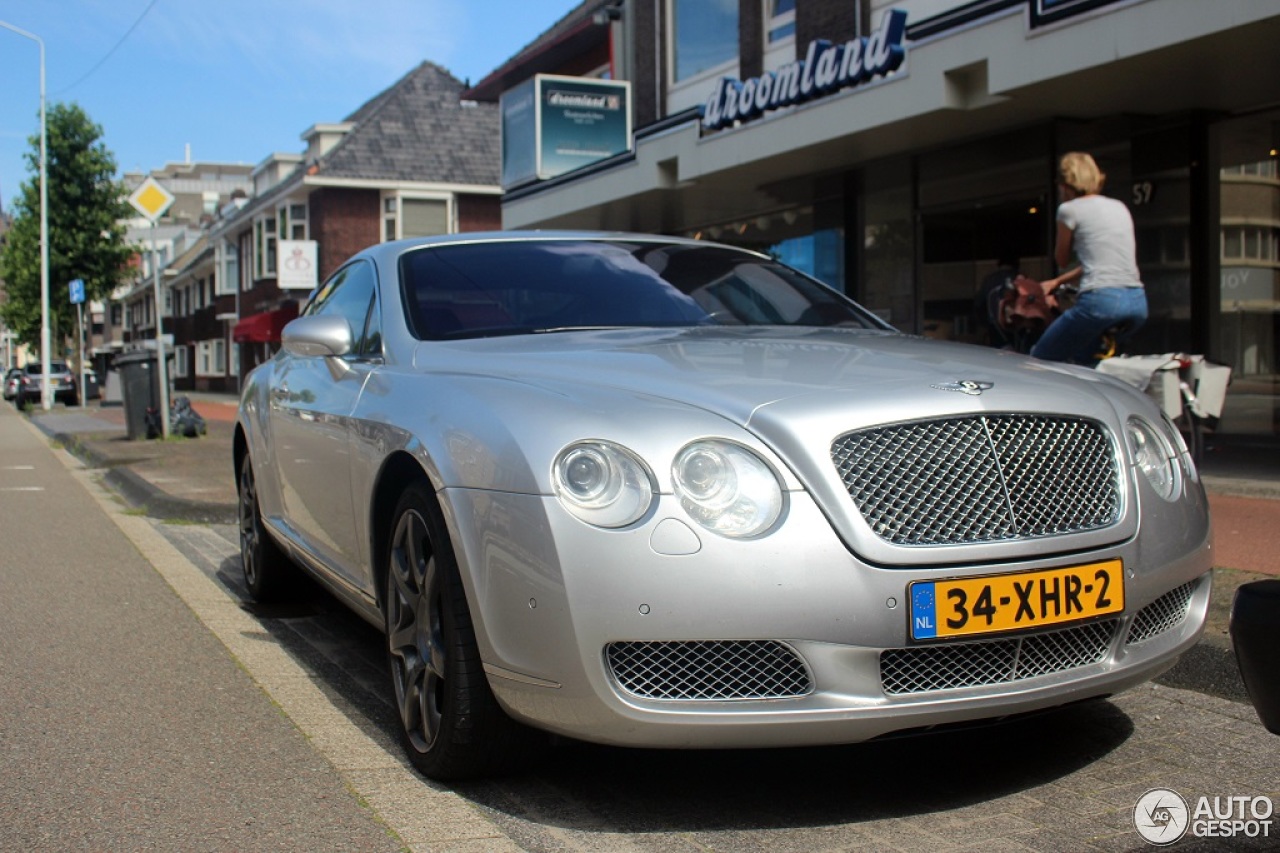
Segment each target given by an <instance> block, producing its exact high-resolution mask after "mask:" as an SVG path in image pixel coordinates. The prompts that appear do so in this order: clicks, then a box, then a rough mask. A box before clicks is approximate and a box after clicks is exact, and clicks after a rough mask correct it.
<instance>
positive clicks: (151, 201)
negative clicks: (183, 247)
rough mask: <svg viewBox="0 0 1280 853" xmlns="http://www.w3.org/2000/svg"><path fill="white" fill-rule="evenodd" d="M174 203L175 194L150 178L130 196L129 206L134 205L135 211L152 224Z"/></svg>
mask: <svg viewBox="0 0 1280 853" xmlns="http://www.w3.org/2000/svg"><path fill="white" fill-rule="evenodd" d="M173 202H174V196H173V193H171V192H169V191H168V190H167V189H165V188H164V187H162V186H160V184H159V183H158V182H157V181H156V179H155V178H150V177H149V178H147V179H146V180H145V181H143V182H142V183H141V184H140V185H139V186H138V188H137V189H136V190H134V191H133V194H132V195H130V196H129V204H131V205H133V208H134V210H136V211H138V212H139V213H141V214H142V215H143V216H145V217H147V219H150V220H151V221H152V222H155V221H156V220H157V219H159V218H160V217H161V215H163V214H164V212H165V211H166V210H168V209H169V205H171V204H173Z"/></svg>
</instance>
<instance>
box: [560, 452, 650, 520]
mask: <svg viewBox="0 0 1280 853" xmlns="http://www.w3.org/2000/svg"><path fill="white" fill-rule="evenodd" d="M551 479H552V483H553V485H554V487H555V492H556V496H557V497H558V498H560V502H561V503H562V504H564V506H565V508H566V509H568V510H569V512H571V513H573V514H574V515H575V516H577V517H578V518H580V519H582V520H583V521H585V522H587V523H588V524H594V525H596V526H597V527H626V526H627V525H628V524H631V523H632V522H635V521H638V520H639V519H640V518H642V517H643V516H644V514H645V513H646V512H648V511H649V505H650V504H652V503H653V477H651V476H650V475H649V470H648V469H647V468H645V466H644V464H643V463H642V462H641V461H640V460H639V459H637V458H636V457H635V456H633V455H632V454H631V452H630V451H628V450H627V449H626V448H623V447H621V446H619V445H617V444H613V443H611V442H607V441H580V442H577V443H575V444H571V445H569V446H568V447H566V448H565V449H564V450H562V451H560V455H559V456H558V457H556V462H555V466H554V468H553V476H552V478H551Z"/></svg>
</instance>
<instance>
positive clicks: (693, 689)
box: [605, 640, 813, 700]
mask: <svg viewBox="0 0 1280 853" xmlns="http://www.w3.org/2000/svg"><path fill="white" fill-rule="evenodd" d="M605 655H606V658H607V659H608V661H609V669H610V670H611V671H612V672H613V677H614V678H615V679H617V682H618V685H619V686H620V687H621V688H622V689H623V690H625V691H626V692H628V693H631V694H634V695H636V696H640V697H643V698H645V699H680V700H709V699H781V698H786V697H793V696H803V695H805V694H806V693H809V692H811V691H812V690H813V680H812V679H811V678H810V676H809V670H808V669H807V668H806V667H805V665H804V661H802V660H801V659H800V656H799V655H797V654H796V653H795V652H794V651H792V650H791V648H790V647H789V646H787V645H785V644H783V643H779V642H777V641H774V640H702V641H692V642H664V643H656V642H648V643H639V642H629V643H610V644H609V645H608V646H607V647H606V649H605Z"/></svg>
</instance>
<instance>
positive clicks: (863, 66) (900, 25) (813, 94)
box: [702, 9, 907, 130]
mask: <svg viewBox="0 0 1280 853" xmlns="http://www.w3.org/2000/svg"><path fill="white" fill-rule="evenodd" d="M906 29H907V13H906V12H904V11H902V10H900V9H893V10H891V11H889V12H888V13H886V14H885V16H884V18H883V19H882V20H881V22H880V27H879V29H877V30H876V31H875V32H874V33H872V34H871V35H870V36H863V37H861V38H857V39H853V40H851V41H847V42H844V43H843V44H832V43H831V42H828V41H826V40H823V39H819V40H817V41H812V42H810V43H809V50H808V53H807V54H806V56H805V58H804V59H802V60H798V61H796V62H790V63H788V64H786V65H784V66H782V67H781V68H779V69H778V70H777V71H766V72H765V73H764V74H762V75H760V76H759V77H752V78H750V79H748V80H743V81H739V80H735V79H734V78H732V77H722V78H720V80H719V82H718V83H717V84H716V88H715V90H714V91H712V93H711V97H709V98H707V103H706V105H705V106H704V107H703V108H702V126H703V127H704V128H706V129H707V130H718V129H720V128H724V127H729V126H731V125H732V124H733V123H734V122H735V121H750V120H751V119H753V118H757V117H759V116H760V115H761V114H763V113H765V112H766V111H769V110H776V109H781V108H782V107H788V106H791V105H792V104H798V103H801V102H802V101H807V100H810V99H812V98H817V97H822V96H824V95H829V94H831V93H833V92H836V91H839V90H840V89H847V88H849V87H851V86H857V85H859V84H861V83H864V82H866V81H868V80H871V79H872V78H874V77H883V76H884V75H886V74H889V73H890V72H892V71H895V70H897V68H898V67H899V66H900V65H902V60H903V59H904V58H906V49H905V48H904V47H903V46H902V37H903V35H904V33H905V32H906Z"/></svg>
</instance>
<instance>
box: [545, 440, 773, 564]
mask: <svg viewBox="0 0 1280 853" xmlns="http://www.w3.org/2000/svg"><path fill="white" fill-rule="evenodd" d="M553 474H554V476H553V482H554V484H555V491H556V495H557V497H559V498H560V501H561V503H563V504H564V506H565V507H566V508H567V509H568V510H569V512H571V513H573V514H574V515H575V516H577V517H578V518H580V519H582V520H583V521H585V522H587V523H588V524H594V525H596V526H597V527H606V528H617V527H626V526H627V525H629V524H632V523H634V522H636V521H638V520H640V519H641V518H643V517H644V515H645V513H646V512H648V511H649V507H650V506H651V505H652V503H653V500H654V495H655V494H656V492H657V489H656V487H655V481H654V477H653V475H652V474H651V473H650V472H649V469H648V468H647V467H646V466H645V464H644V463H643V462H641V461H640V459H639V458H638V457H637V456H636V455H635V454H633V453H632V452H631V451H629V450H627V449H626V448H624V447H622V446H620V445H617V444H613V443H612V442H608V441H580V442H576V443H574V444H572V445H570V446H569V447H566V448H565V449H564V450H563V451H561V453H560V455H559V456H558V457H556V462H555V466H554V472H553ZM671 479H672V482H673V484H674V488H675V494H676V497H677V498H678V499H679V501H680V506H682V507H683V508H684V510H685V512H687V513H688V514H689V517H690V518H692V519H693V520H694V521H695V522H697V523H698V524H699V525H701V526H702V527H704V528H706V529H707V530H710V531H712V532H714V533H718V534H720V535H721V536H727V537H729V538H733V539H741V538H745V537H750V536H755V535H758V534H760V533H763V532H765V531H767V530H768V529H769V528H770V527H772V526H773V524H774V522H776V521H777V520H778V517H779V516H780V515H781V514H782V509H783V493H782V486H781V485H780V484H779V483H778V478H777V476H776V475H775V474H774V472H773V469H772V468H770V467H769V465H768V464H766V463H765V461H764V460H763V459H761V458H760V457H759V456H757V455H756V454H755V453H753V452H752V451H750V450H748V449H747V448H745V447H743V446H741V445H739V444H734V443H733V442H729V441H720V440H715V439H706V440H702V441H695V442H693V443H691V444H688V445H686V446H685V447H684V448H683V449H681V451H680V452H679V453H678V454H676V458H675V461H674V462H673V463H672V465H671Z"/></svg>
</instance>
